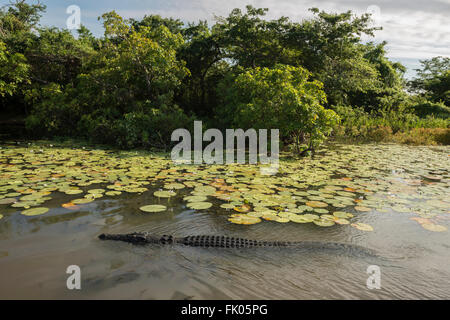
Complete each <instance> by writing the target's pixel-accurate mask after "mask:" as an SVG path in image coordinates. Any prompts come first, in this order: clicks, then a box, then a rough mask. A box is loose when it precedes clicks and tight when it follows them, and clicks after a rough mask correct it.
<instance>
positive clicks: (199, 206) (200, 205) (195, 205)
mask: <svg viewBox="0 0 450 320" xmlns="http://www.w3.org/2000/svg"><path fill="white" fill-rule="evenodd" d="M186 206H187V207H188V208H190V209H194V210H204V209H209V208H211V207H212V203H211V202H189V203H188V204H187V205H186Z"/></svg>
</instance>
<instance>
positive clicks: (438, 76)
mask: <svg viewBox="0 0 450 320" xmlns="http://www.w3.org/2000/svg"><path fill="white" fill-rule="evenodd" d="M420 63H421V64H422V68H420V69H416V70H415V71H416V72H417V78H415V79H414V80H412V81H410V82H409V88H410V90H411V91H412V92H415V93H418V94H419V95H421V96H422V97H424V98H425V99H428V100H430V101H431V102H434V103H438V102H443V103H444V104H445V105H446V106H450V58H448V57H442V56H438V57H434V58H432V59H429V60H420Z"/></svg>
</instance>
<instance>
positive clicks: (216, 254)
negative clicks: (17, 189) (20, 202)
mask: <svg viewBox="0 0 450 320" xmlns="http://www.w3.org/2000/svg"><path fill="white" fill-rule="evenodd" d="M352 148H362V149H354V150H357V151H359V152H360V155H361V152H364V151H367V150H371V151H370V152H369V154H371V152H373V150H377V148H380V147H378V146H369V147H352ZM382 148H385V150H391V149H393V150H395V151H393V153H391V154H389V157H391V158H392V157H394V156H395V157H396V158H395V159H396V161H394V162H392V163H393V167H396V169H397V170H398V166H400V165H401V166H403V168H405V165H404V164H405V163H408V164H409V165H417V166H418V172H420V174H423V169H424V166H425V167H426V168H427V170H428V171H432V172H433V173H436V171H438V173H439V174H440V175H441V180H440V181H439V182H437V184H433V183H427V184H425V186H424V187H423V185H422V183H421V184H420V185H419V187H417V183H416V182H414V183H412V182H411V181H413V179H416V178H417V175H418V174H417V172H410V170H411V168H413V167H411V166H407V169H405V170H406V171H403V172H398V171H397V170H395V169H394V170H393V169H392V168H386V167H383V168H379V169H378V170H380V172H381V171H383V172H384V175H383V179H384V180H385V181H397V182H396V183H395V184H394V186H395V187H398V186H399V184H400V185H402V184H403V185H404V188H405V189H408V188H409V187H410V186H411V184H412V185H413V186H414V187H415V188H416V187H417V188H419V189H420V188H422V187H423V188H422V189H420V190H419V191H420V192H419V191H417V190H416V191H417V194H419V193H420V194H425V195H426V194H427V191H428V188H433V189H432V190H434V191H436V190H441V191H442V190H444V191H443V193H441V194H437V193H436V192H435V193H433V192H429V194H428V195H427V196H428V197H432V198H433V199H434V198H438V199H441V201H444V203H445V201H448V187H449V184H448V169H449V167H448V151H449V149H448V148H445V147H440V148H425V147H405V146H395V145H387V146H383V147H382ZM411 152H413V153H411ZM411 154H414V155H415V156H414V159H410V157H411ZM402 155H404V157H405V158H407V160H404V161H403V162H402V161H399V160H398V159H401V156H402ZM430 156H432V157H433V159H434V160H433V161H431V162H429V161H428V160H430V159H429V158H428V157H430ZM380 157H381V156H380ZM385 157H386V155H385ZM369 158H370V157H369ZM439 159H440V161H438V160H439ZM3 160H5V158H3ZM322 160H323V159H322ZM425 160H427V161H425ZM314 161H318V160H314ZM380 161H381V160H380ZM381 162H382V161H381ZM0 163H1V161H0ZM322 163H323V161H322ZM430 164H432V165H433V167H430ZM437 164H439V167H436V165H437ZM46 165H48V164H46ZM315 165H319V164H315ZM327 170H328V169H327ZM367 170H369V169H367ZM446 172H447V173H446ZM420 174H419V175H420ZM347 175H348V172H347ZM102 186H103V187H104V184H94V185H90V186H86V187H82V189H83V190H89V189H93V188H100V187H102ZM420 186H422V187H420ZM160 187H161V186H160V185H159V184H156V185H154V186H150V187H149V190H148V191H146V192H144V193H142V194H135V193H133V194H128V193H123V194H122V195H121V196H119V197H113V198H108V197H103V198H99V199H96V200H95V201H94V202H91V203H88V204H84V205H80V209H79V210H76V211H71V210H68V209H66V208H62V207H61V204H62V203H66V202H69V201H70V200H71V199H74V198H77V197H79V196H73V195H66V194H64V193H62V192H58V191H55V192H53V193H52V199H51V200H48V201H47V202H45V207H48V208H50V211H49V212H48V213H46V214H44V215H39V216H34V217H27V216H24V215H21V214H20V211H22V209H21V208H11V207H9V206H8V205H0V213H3V215H4V218H3V219H1V220H0V284H1V288H0V298H1V299H16V298H21V299H55V298H59V299H79V298H82V299H449V298H450V281H449V279H450V255H449V248H450V233H449V231H448V230H447V231H444V232H432V231H429V230H426V229H424V228H423V227H422V226H421V225H420V224H419V223H417V222H416V221H413V220H411V219H410V218H411V217H416V216H417V215H416V214H415V212H412V211H411V212H397V211H395V210H393V209H392V208H390V207H389V208H388V210H386V209H384V210H380V211H378V209H380V208H378V209H377V208H374V209H373V210H372V211H370V212H360V213H358V212H357V211H355V210H353V211H349V212H354V213H355V217H354V218H352V219H351V222H352V223H353V222H362V223H367V224H370V225H371V226H372V227H373V229H374V231H373V232H364V231H360V230H358V229H356V228H353V227H351V226H349V225H334V226H332V227H322V228H321V227H318V226H316V225H315V224H313V223H305V224H298V223H292V222H289V223H277V222H273V221H263V222H261V223H258V224H255V225H236V224H232V223H230V222H229V221H228V218H229V215H230V214H231V212H230V211H227V210H223V209H218V205H219V204H221V203H223V202H222V201H220V200H217V199H213V200H211V201H212V202H213V203H214V206H213V207H212V208H211V209H208V210H203V211H195V210H190V209H188V208H187V207H186V203H185V202H184V201H182V198H183V196H185V195H189V194H190V191H191V190H189V189H187V188H186V189H183V190H180V191H179V192H178V194H177V196H176V197H174V198H171V199H170V200H167V199H160V200H158V202H159V203H161V204H165V205H167V206H168V208H169V209H168V212H166V213H157V214H148V213H143V212H141V211H140V210H139V207H141V206H143V205H146V204H149V203H154V197H153V191H155V190H158V189H159V188H160ZM424 188H425V189H424ZM392 190H399V191H398V193H399V194H401V193H402V191H401V188H400V189H398V188H394V189H392V188H391V193H392ZM5 192H6V191H5ZM378 193H382V194H383V195H386V193H384V191H383V192H382V191H378V192H375V193H374V194H372V195H376V194H378ZM408 194H416V193H408ZM406 199H407V201H401V203H402V205H403V206H412V207H414V205H415V202H417V201H419V200H418V199H416V198H414V199H413V198H411V197H410V198H407V197H406ZM441 206H442V204H441ZM435 209H436V208H435V207H433V208H432V209H430V210H431V211H432V212H434V210H435ZM340 210H341V209H340ZM449 218H450V214H449V207H446V208H445V207H444V208H441V210H440V211H439V214H437V215H434V216H433V217H431V218H430V219H433V222H436V223H437V222H438V223H439V225H442V226H447V227H448V226H449V224H450V223H449V222H450V220H449ZM135 231H149V232H152V233H155V234H172V235H174V236H185V235H196V234H218V235H230V236H238V237H245V238H250V239H264V240H287V241H301V240H316V241H324V242H344V243H349V244H356V245H359V246H362V247H367V248H371V249H374V250H376V251H377V252H378V253H379V254H380V256H376V257H373V256H364V255H353V254H349V253H348V252H345V251H343V252H340V251H335V252H330V251H326V250H307V251H305V250H296V249H293V248H257V249H220V248H191V247H184V246H179V245H175V246H170V245H167V246H157V245H155V246H134V245H131V244H128V243H121V242H113V241H101V240H99V239H98V238H97V237H98V235H99V234H101V233H128V232H135ZM69 265H78V266H79V267H80V268H81V279H82V282H81V286H82V288H81V290H68V289H67V287H66V280H67V277H68V276H69V275H68V274H66V269H67V267H68V266H69ZM370 265H377V266H379V267H380V270H381V289H379V290H377V289H372V290H370V289H368V288H367V286H366V281H367V278H368V277H369V275H368V274H367V272H366V271H367V268H368V267H369V266H370Z"/></svg>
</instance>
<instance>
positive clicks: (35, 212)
mask: <svg viewBox="0 0 450 320" xmlns="http://www.w3.org/2000/svg"><path fill="white" fill-rule="evenodd" d="M48 210H49V209H48V208H44V207H41V208H33V209H28V210H24V211H22V212H21V214H23V215H24V216H38V215H41V214H44V213H47V212H48Z"/></svg>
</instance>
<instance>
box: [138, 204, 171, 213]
mask: <svg viewBox="0 0 450 320" xmlns="http://www.w3.org/2000/svg"><path fill="white" fill-rule="evenodd" d="M139 209H140V210H141V211H144V212H152V213H153V212H162V211H166V210H167V207H166V206H163V205H159V204H152V205H148V206H143V207H140V208H139Z"/></svg>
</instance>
